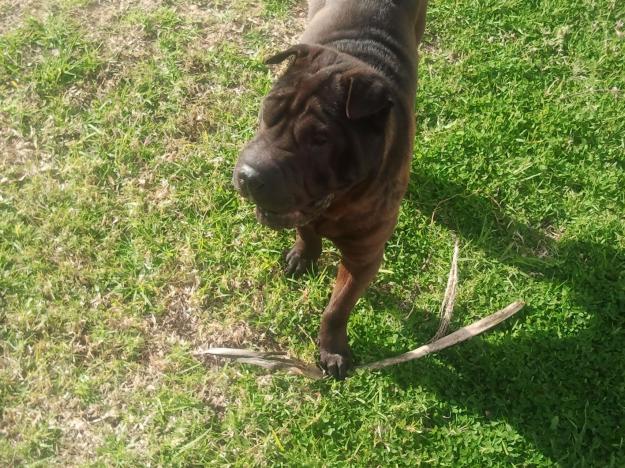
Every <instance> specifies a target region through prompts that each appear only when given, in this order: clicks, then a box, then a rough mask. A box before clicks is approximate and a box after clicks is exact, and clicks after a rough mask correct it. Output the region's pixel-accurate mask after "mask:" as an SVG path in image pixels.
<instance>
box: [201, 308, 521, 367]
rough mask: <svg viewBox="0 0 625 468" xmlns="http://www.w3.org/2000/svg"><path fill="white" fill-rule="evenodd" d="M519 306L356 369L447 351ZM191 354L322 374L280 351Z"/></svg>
mask: <svg viewBox="0 0 625 468" xmlns="http://www.w3.org/2000/svg"><path fill="white" fill-rule="evenodd" d="M523 306H525V303H524V302H522V301H517V302H513V303H512V304H510V305H508V306H507V307H505V308H503V309H501V310H499V311H497V312H495V313H494V314H492V315H489V316H488V317H484V318H483V319H480V320H478V321H476V322H473V323H472V324H471V325H467V326H466V327H462V328H460V329H459V330H456V331H455V332H453V333H450V334H449V335H447V336H444V337H443V338H440V339H439V340H436V341H434V342H433V343H429V344H426V345H423V346H421V347H419V348H417V349H414V350H412V351H408V352H407V353H404V354H400V355H399V356H395V357H391V358H387V359H382V360H381V361H376V362H372V363H370V364H364V365H362V366H358V367H357V368H356V369H371V370H375V369H382V368H384V367H388V366H393V365H395V364H400V363H402V362H408V361H412V360H415V359H420V358H422V357H424V356H427V355H428V354H430V353H434V352H437V351H440V350H442V349H445V348H449V347H450V346H453V345H455V344H458V343H461V342H463V341H466V340H468V339H469V338H472V337H474V336H477V335H479V334H481V333H484V332H485V331H487V330H490V329H491V328H493V327H494V326H496V325H498V324H500V323H501V322H503V321H504V320H506V319H507V318H509V317H512V316H513V315H514V314H516V313H517V312H518V311H519V310H521V309H522V308H523ZM194 354H195V355H196V356H206V355H210V356H215V357H223V358H228V359H233V360H235V361H236V362H241V363H246V364H254V365H257V366H261V367H265V368H267V369H272V370H285V371H287V372H289V373H291V374H296V375H302V376H306V377H310V378H311V379H321V378H323V373H322V372H321V371H320V370H319V368H317V367H316V366H314V365H312V364H308V363H305V362H303V361H300V360H298V359H291V358H288V357H286V354H285V353H280V352H259V351H250V350H246V349H234V348H210V349H207V350H198V351H197V352H195V353H194Z"/></svg>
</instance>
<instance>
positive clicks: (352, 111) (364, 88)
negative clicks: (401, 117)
mask: <svg viewBox="0 0 625 468" xmlns="http://www.w3.org/2000/svg"><path fill="white" fill-rule="evenodd" d="M344 79H345V80H346V86H347V87H348V88H347V102H346V104H345V114H346V115H347V118H348V119H350V120H358V119H363V118H365V117H370V116H373V115H375V114H378V113H380V112H382V111H385V110H388V109H389V108H390V107H391V106H392V105H393V100H392V98H391V93H390V89H389V85H388V83H387V82H386V80H384V78H383V77H381V76H379V75H376V74H375V73H372V72H368V71H359V72H357V73H353V74H350V75H349V76H345V77H344Z"/></svg>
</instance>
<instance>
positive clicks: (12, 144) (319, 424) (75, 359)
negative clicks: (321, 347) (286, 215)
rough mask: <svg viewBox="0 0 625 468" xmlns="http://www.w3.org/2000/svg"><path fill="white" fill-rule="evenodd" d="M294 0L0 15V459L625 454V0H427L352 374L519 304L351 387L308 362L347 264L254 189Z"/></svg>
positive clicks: (340, 461)
mask: <svg viewBox="0 0 625 468" xmlns="http://www.w3.org/2000/svg"><path fill="white" fill-rule="evenodd" d="M303 12H304V5H303V4H302V3H301V2H296V1H284V0H282V1H281V0H264V1H263V2H252V1H251V0H220V1H217V2H208V3H206V2H192V1H184V0H170V1H164V2H160V1H157V0H145V1H143V2H141V3H137V4H136V5H135V6H132V5H130V6H129V5H125V4H124V5H121V4H118V3H116V2H96V1H90V0H83V1H76V0H46V1H44V2H23V3H19V4H16V3H15V2H11V1H9V0H2V1H0V22H1V23H2V28H1V30H2V31H3V33H2V36H1V37H0V141H1V143H0V144H1V145H2V148H0V149H1V152H0V348H1V350H2V358H1V359H2V364H1V365H0V434H1V437H0V464H2V465H18V466H19V465H33V466H44V465H49V464H54V465H96V466H103V465H147V464H152V465H166V466H169V465H174V466H189V465H214V466H222V465H235V466H248V465H294V466H321V465H323V466H343V465H366V466H394V465H402V466H405V465H410V466H415V465H417V466H418V465H425V466H429V465H441V466H502V465H523V466H567V467H568V466H602V467H603V466H615V467H616V466H623V465H624V464H625V440H624V437H625V427H624V426H623V421H625V406H624V405H623V401H625V385H624V383H623V382H624V380H623V375H625V351H624V349H625V348H624V347H623V342H624V340H625V321H624V313H625V190H623V187H625V119H624V117H625V94H624V93H625V65H624V64H623V60H622V57H623V56H624V54H625V26H624V25H623V22H624V21H625V6H623V4H622V3H620V2H618V1H613V0H597V1H592V2H590V1H584V2H582V1H565V0H550V1H543V2H537V1H533V2H521V1H518V0H502V1H500V2H495V3H493V2H486V1H481V0H480V1H477V2H470V3H469V2H454V1H451V0H443V1H440V2H432V4H431V7H430V11H429V23H428V30H427V34H426V38H425V43H424V45H423V49H422V58H421V68H420V91H419V93H418V96H417V101H416V109H417V115H418V123H417V129H418V130H417V137H416V142H415V143H416V145H415V154H414V162H413V170H412V179H411V184H410V189H409V193H408V194H407V197H406V200H405V202H404V203H403V206H402V212H401V217H400V221H399V225H398V228H397V231H396V233H395V235H394V236H393V238H392V239H391V241H390V242H389V244H388V248H387V250H386V258H385V263H384V266H383V270H382V272H381V273H380V274H379V275H378V277H377V279H376V281H375V283H374V284H373V285H372V287H371V288H370V289H369V291H368V292H367V294H366V296H365V297H364V298H363V299H362V300H361V301H360V302H359V304H358V306H357V308H356V311H355V313H354V315H353V316H352V321H351V323H350V337H351V342H352V345H353V349H354V351H355V353H356V354H357V356H358V359H359V360H360V361H361V362H366V361H370V360H373V359H378V358H381V357H385V356H388V355H392V354H395V353H399V352H402V351H405V350H406V349H408V348H411V347H415V346H417V345H418V344H420V343H423V342H424V341H426V340H427V339H428V338H429V337H430V336H431V334H432V333H433V332H434V331H435V329H436V326H437V320H436V310H437V306H438V303H439V301H440V296H441V294H442V291H443V290H444V286H445V282H446V274H447V269H448V264H449V260H450V256H451V250H452V244H453V237H454V235H458V236H459V238H460V240H461V249H462V250H461V262H460V275H461V278H460V291H459V297H458V303H457V308H456V315H455V321H454V323H453V325H454V326H456V327H458V326H461V325H464V324H467V323H469V322H471V321H473V320H475V319H476V318H477V317H480V316H482V315H485V314H486V313H489V312H492V311H494V310H496V309H498V308H500V307H501V306H503V305H505V304H507V303H509V302H511V301H512V300H515V299H517V298H523V299H524V300H526V301H527V303H528V307H527V308H526V309H525V311H524V312H522V313H521V314H520V315H519V316H518V318H515V319H513V320H512V321H511V322H510V323H507V324H505V325H503V326H501V327H499V328H498V329H497V330H495V331H493V332H491V333H489V334H487V335H486V336H483V337H480V338H477V339H474V340H472V341H470V342H468V343H466V344H463V345H460V346H458V347H456V348H452V349H449V350H446V351H444V352H442V353H440V354H439V355H436V356H433V357H430V358H427V359H425V360H423V361H419V362H415V363H409V364H404V365H401V366H397V367H396V368H392V369H389V370H386V371H384V372H379V373H361V374H357V375H355V376H353V377H352V378H350V379H348V380H347V381H346V382H341V383H337V382H330V381H322V382H315V383H310V382H308V381H305V380H302V379H299V378H296V377H292V376H286V375H281V374H276V375H273V376H266V375H264V373H263V372H262V371H259V370H257V369H255V368H248V367H237V366H231V365H224V366H222V365H219V364H216V363H213V362H201V361H198V360H197V359H195V358H194V357H193V356H192V352H193V350H194V349H196V348H197V347H199V346H203V345H228V346H243V347H254V348H272V349H273V348H277V347H279V348H281V349H284V350H287V351H289V352H290V353H292V354H294V355H297V356H300V357H301V358H303V359H307V360H312V359H314V353H315V346H314V343H313V340H312V339H311V337H313V336H315V334H316V330H317V326H318V322H319V313H320V311H321V310H322V309H323V307H324V305H325V302H326V301H327V298H328V295H329V289H330V287H331V284H332V280H333V275H334V273H335V268H336V261H337V254H336V252H335V251H334V250H333V249H332V248H331V247H330V246H327V247H328V248H327V249H326V252H325V253H324V255H323V257H322V259H321V264H320V268H319V272H318V274H317V275H309V276H306V277H305V278H304V279H303V280H302V281H300V282H295V281H292V280H289V279H286V278H284V277H283V276H282V275H281V273H280V263H279V262H280V256H281V254H282V252H283V251H284V250H285V249H286V248H287V247H288V246H289V244H290V242H291V241H292V234H291V233H275V232H271V231H268V230H266V229H264V228H262V227H261V226H259V225H258V224H257V223H256V222H255V220H254V218H253V215H252V208H251V207H250V206H249V205H248V204H246V203H244V202H243V201H241V200H240V199H239V198H238V197H237V196H235V194H234V192H233V190H232V188H231V186H230V178H231V171H232V167H233V164H234V161H235V159H236V157H237V153H238V151H239V150H240V148H241V147H242V145H243V144H244V143H245V141H246V140H247V139H249V138H250V137H251V135H252V134H253V132H254V127H255V124H256V116H257V113H258V107H259V103H260V100H261V98H262V96H263V95H264V94H265V93H266V92H267V90H268V89H269V87H270V85H271V81H272V74H271V71H270V70H268V69H267V68H266V67H265V66H264V65H263V64H262V58H263V56H265V55H267V54H269V53H270V52H275V51H277V50H279V49H281V48H284V47H286V46H287V45H288V44H290V43H292V42H294V41H295V40H296V36H297V33H298V31H300V30H301V28H302V27H303Z"/></svg>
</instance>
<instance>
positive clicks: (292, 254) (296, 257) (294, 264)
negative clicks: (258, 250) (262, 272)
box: [284, 247, 317, 278]
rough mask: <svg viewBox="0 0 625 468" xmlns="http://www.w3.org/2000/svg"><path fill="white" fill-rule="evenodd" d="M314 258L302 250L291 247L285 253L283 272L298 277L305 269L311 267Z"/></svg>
mask: <svg viewBox="0 0 625 468" xmlns="http://www.w3.org/2000/svg"><path fill="white" fill-rule="evenodd" d="M316 260H317V259H316V258H311V257H309V256H307V255H306V253H305V252H302V251H301V250H300V249H298V248H297V247H293V248H292V249H291V250H290V251H289V253H287V254H286V266H285V267H284V272H285V273H286V274H287V275H288V276H293V277H295V278H299V277H300V276H302V275H303V274H304V273H306V272H307V271H310V270H312V269H313V267H314V265H315V261H316Z"/></svg>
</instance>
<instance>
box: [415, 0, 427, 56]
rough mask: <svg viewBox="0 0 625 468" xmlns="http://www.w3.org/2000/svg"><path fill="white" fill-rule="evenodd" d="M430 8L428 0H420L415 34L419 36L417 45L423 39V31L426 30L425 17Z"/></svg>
mask: <svg viewBox="0 0 625 468" xmlns="http://www.w3.org/2000/svg"><path fill="white" fill-rule="evenodd" d="M427 9H428V0H420V1H419V7H418V10H417V20H416V23H415V36H416V38H417V46H418V45H419V44H420V43H421V39H423V33H424V32H425V17H426V14H427Z"/></svg>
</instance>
